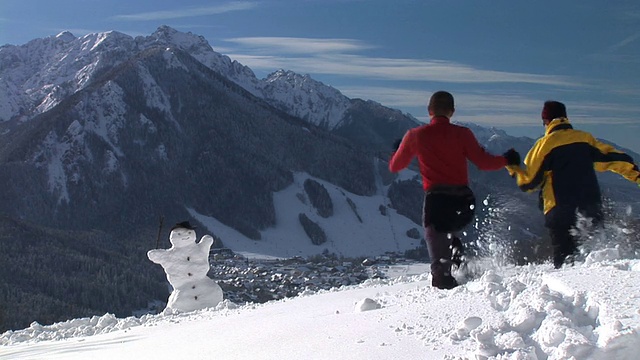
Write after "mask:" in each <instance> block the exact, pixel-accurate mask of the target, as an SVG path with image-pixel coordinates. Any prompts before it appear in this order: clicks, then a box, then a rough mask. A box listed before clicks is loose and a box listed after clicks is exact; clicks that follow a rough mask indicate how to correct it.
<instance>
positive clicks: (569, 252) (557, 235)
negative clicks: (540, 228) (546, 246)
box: [546, 204, 604, 269]
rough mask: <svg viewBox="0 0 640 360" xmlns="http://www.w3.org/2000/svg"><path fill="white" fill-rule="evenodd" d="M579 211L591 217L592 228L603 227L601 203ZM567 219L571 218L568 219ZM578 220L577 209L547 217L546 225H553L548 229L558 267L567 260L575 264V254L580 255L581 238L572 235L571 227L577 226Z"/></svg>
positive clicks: (554, 263) (555, 264)
mask: <svg viewBox="0 0 640 360" xmlns="http://www.w3.org/2000/svg"><path fill="white" fill-rule="evenodd" d="M579 211H580V212H581V213H582V214H583V216H585V217H586V218H589V219H591V226H592V229H591V230H593V229H596V228H598V227H602V225H603V222H604V221H603V220H604V215H603V213H602V210H601V208H600V205H599V204H597V205H594V206H591V207H586V210H579ZM566 219H570V220H569V221H567V220H566ZM550 220H552V221H550ZM576 222H577V217H576V210H570V211H565V214H562V215H561V213H560V212H555V213H554V214H553V217H552V218H550V217H547V219H546V225H547V226H550V225H552V226H551V227H549V228H548V229H549V236H550V237H551V246H552V248H553V266H554V267H555V268H556V269H559V268H561V267H562V265H563V264H564V263H565V262H566V261H567V260H568V261H569V263H571V264H573V258H574V256H576V255H578V246H580V239H579V238H577V237H576V236H573V235H571V229H573V228H574V227H575V226H576Z"/></svg>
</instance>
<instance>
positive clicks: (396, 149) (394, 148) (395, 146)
mask: <svg viewBox="0 0 640 360" xmlns="http://www.w3.org/2000/svg"><path fill="white" fill-rule="evenodd" d="M400 143H402V139H398V140H396V141H394V142H393V151H398V148H399V147H400Z"/></svg>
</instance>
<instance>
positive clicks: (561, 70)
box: [0, 0, 640, 152]
mask: <svg viewBox="0 0 640 360" xmlns="http://www.w3.org/2000/svg"><path fill="white" fill-rule="evenodd" d="M160 25H169V26H171V27H174V28H175V29H177V30H179V31H184V32H192V33H194V34H198V35H202V36H204V37H205V39H207V40H208V41H209V43H210V44H211V46H212V47H213V48H214V50H216V51H218V52H220V53H223V54H226V55H229V56H230V57H231V58H232V59H234V60H237V61H239V62H241V63H242V64H244V65H247V66H249V67H250V68H252V69H253V70H254V72H255V73H256V75H257V76H258V77H261V78H262V77H265V76H266V75H267V74H269V73H271V72H273V71H275V70H278V69H280V68H283V69H288V70H293V71H295V72H298V73H300V74H310V75H311V76H312V77H313V78H315V79H316V80H319V81H322V82H323V83H325V84H328V85H331V86H333V87H335V88H337V89H339V90H340V91H342V92H343V93H344V94H345V95H347V96H349V97H352V98H364V99H372V100H375V101H378V102H380V103H382V104H383V105H386V106H389V107H393V108H397V109H400V110H402V111H404V112H407V113H410V114H412V115H413V116H415V117H416V118H418V119H421V120H426V115H427V114H426V109H425V105H426V102H427V101H428V98H429V96H430V94H431V93H433V92H434V91H437V90H448V91H450V92H452V93H453V94H454V96H455V98H456V107H457V112H456V114H455V115H454V120H458V121H468V122H475V123H478V124H482V125H487V126H496V127H499V128H502V129H505V130H507V131H508V132H509V133H511V134H513V135H527V136H530V137H534V138H535V137H538V136H539V135H541V134H542V131H543V127H542V126H541V120H540V109H541V107H542V103H543V102H544V101H545V100H549V99H552V100H558V101H562V102H564V103H565V104H566V105H567V109H568V112H569V118H570V119H571V120H572V122H573V124H574V126H575V127H576V128H580V129H584V130H587V131H591V132H593V133H594V135H595V136H596V137H600V138H605V139H608V140H611V141H614V142H616V143H617V144H619V145H621V146H624V147H628V148H630V149H632V150H635V151H637V152H640V141H638V137H639V135H640V2H638V1H637V0H616V1H610V0H582V1H567V0H556V1H548V0H537V1H517V0H467V1H462V0H439V1H431V0H393V1H391V0H267V1H194V0H183V1H181V2H180V4H178V2H176V1H168V0H153V1H150V0H137V1H130V0H126V1H122V0H115V1H105V0H101V1H98V0H83V1H80V0H57V1H51V2H48V1H47V2H44V1H40V0H22V1H3V2H2V3H0V44H14V45H21V44H24V43H26V42H28V41H29V40H32V39H34V38H39V37H47V36H53V35H56V34H57V33H59V32H61V31H64V30H68V31H71V32H72V33H73V34H74V35H76V36H82V35H85V34H87V33H94V32H103V31H110V30H116V31H120V32H123V33H126V34H129V35H132V36H138V35H145V36H146V35H149V34H151V33H153V32H154V31H155V30H156V29H157V28H158V27H159V26H160Z"/></svg>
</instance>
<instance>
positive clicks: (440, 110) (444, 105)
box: [428, 91, 455, 115]
mask: <svg viewBox="0 0 640 360" xmlns="http://www.w3.org/2000/svg"><path fill="white" fill-rule="evenodd" d="M428 109H429V111H430V112H431V113H433V115H449V112H451V111H454V110H455V106H454V104H453V95H451V93H449V92H447V91H436V92H435V93H433V95H431V99H429V107H428Z"/></svg>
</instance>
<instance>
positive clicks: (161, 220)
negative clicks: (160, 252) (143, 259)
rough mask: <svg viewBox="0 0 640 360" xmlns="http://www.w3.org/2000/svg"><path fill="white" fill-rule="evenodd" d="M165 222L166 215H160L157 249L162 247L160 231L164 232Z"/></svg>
mask: <svg viewBox="0 0 640 360" xmlns="http://www.w3.org/2000/svg"><path fill="white" fill-rule="evenodd" d="M163 222H164V215H160V225H159V226H158V237H157V238H156V249H157V248H159V247H160V233H161V232H162V223H163Z"/></svg>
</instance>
